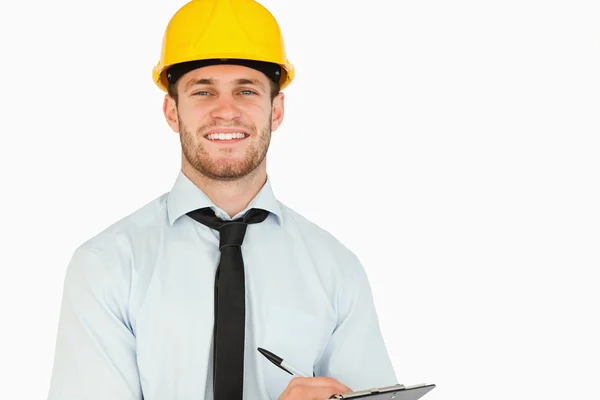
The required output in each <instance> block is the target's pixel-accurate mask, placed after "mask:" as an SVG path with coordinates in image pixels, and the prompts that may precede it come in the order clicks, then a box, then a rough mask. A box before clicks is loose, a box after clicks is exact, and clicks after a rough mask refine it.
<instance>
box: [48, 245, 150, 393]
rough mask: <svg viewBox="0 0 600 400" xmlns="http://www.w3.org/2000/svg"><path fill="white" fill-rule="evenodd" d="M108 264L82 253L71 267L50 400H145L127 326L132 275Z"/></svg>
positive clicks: (98, 255)
mask: <svg viewBox="0 0 600 400" xmlns="http://www.w3.org/2000/svg"><path fill="white" fill-rule="evenodd" d="M107 258H108V257H107V256H106V254H103V253H102V252H101V251H97V250H92V249H82V248H79V249H77V251H76V252H75V254H74V255H73V257H72V258H71V261H70V263H69V265H68V267H67V272H66V276H65V281H64V288H63V298H62V304H61V310H60V317H59V323H58V333H57V338H56V348H55V355H54V366H53V370H52V377H51V381H50V389H49V394H48V400H107V399H111V400H142V399H143V395H142V390H141V387H140V379H139V373H138V369H137V364H136V354H135V336H134V334H133V331H132V329H131V325H130V324H129V322H128V310H127V301H128V296H129V294H128V293H129V287H130V283H131V275H130V274H128V273H127V272H126V269H125V268H123V266H122V265H115V263H114V262H107ZM117 264H119V263H118V262H117Z"/></svg>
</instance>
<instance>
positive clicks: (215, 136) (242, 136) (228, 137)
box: [204, 132, 249, 141]
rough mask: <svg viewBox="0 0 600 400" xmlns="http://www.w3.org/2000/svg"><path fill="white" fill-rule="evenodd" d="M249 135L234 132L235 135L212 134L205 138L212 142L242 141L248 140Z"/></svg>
mask: <svg viewBox="0 0 600 400" xmlns="http://www.w3.org/2000/svg"><path fill="white" fill-rule="evenodd" d="M248 136H249V135H248V134H246V133H243V132H233V133H210V134H208V135H205V136H204V137H205V138H206V139H208V140H211V141H213V140H214V141H217V140H242V139H246V138H247V137H248Z"/></svg>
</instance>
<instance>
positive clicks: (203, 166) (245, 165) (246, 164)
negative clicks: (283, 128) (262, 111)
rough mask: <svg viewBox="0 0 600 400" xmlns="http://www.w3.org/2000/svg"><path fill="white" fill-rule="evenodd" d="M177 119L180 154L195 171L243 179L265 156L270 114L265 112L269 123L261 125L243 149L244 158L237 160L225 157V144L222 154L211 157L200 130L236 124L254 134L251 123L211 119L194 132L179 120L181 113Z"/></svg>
mask: <svg viewBox="0 0 600 400" xmlns="http://www.w3.org/2000/svg"><path fill="white" fill-rule="evenodd" d="M178 117H179V116H178ZM179 121H180V122H179V137H180V140H181V148H182V151H183V155H184V157H185V158H186V160H187V161H188V163H189V164H190V165H191V166H192V167H193V168H194V169H195V170H196V171H198V172H199V173H200V174H202V175H204V176H205V177H207V178H209V179H211V180H216V181H236V180H240V179H243V178H245V177H247V176H249V175H250V174H251V173H252V172H254V171H255V170H256V168H258V166H259V165H260V164H261V163H262V162H263V160H264V159H265V157H266V156H267V150H268V149H269V144H270V142H271V122H270V121H271V115H269V119H268V121H269V123H268V124H267V125H266V126H265V127H264V128H262V129H261V131H260V135H259V136H258V141H257V142H256V143H254V144H253V145H252V146H250V147H248V149H246V154H245V156H244V159H243V160H241V161H238V160H230V159H227V157H226V155H227V152H230V151H231V150H230V149H226V148H225V149H222V150H221V151H222V153H221V154H223V155H224V156H225V157H224V158H221V159H219V160H214V159H213V158H212V157H211V156H210V154H209V152H208V151H206V148H205V147H204V145H203V141H204V140H206V139H205V138H204V137H203V135H202V132H205V131H206V130H207V129H210V128H216V127H228V128H232V127H237V128H243V129H244V130H246V131H247V132H249V133H251V134H255V133H256V131H257V130H256V127H255V126H247V125H242V124H240V123H235V124H232V125H226V126H225V125H223V124H214V123H213V124H210V125H203V126H200V127H199V128H198V129H197V130H196V133H195V134H192V132H190V131H189V130H188V128H187V127H186V126H185V124H184V123H183V121H182V120H181V117H179Z"/></svg>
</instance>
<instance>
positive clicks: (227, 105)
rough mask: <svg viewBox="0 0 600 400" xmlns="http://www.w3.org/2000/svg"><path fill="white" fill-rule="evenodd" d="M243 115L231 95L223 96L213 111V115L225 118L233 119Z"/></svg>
mask: <svg viewBox="0 0 600 400" xmlns="http://www.w3.org/2000/svg"><path fill="white" fill-rule="evenodd" d="M241 115H242V113H241V110H240V108H239V106H238V105H237V104H236V102H235V99H233V98H232V97H231V96H221V97H220V98H219V99H218V100H217V101H216V104H215V107H214V109H213V110H212V112H211V117H213V118H218V119H223V120H233V119H236V118H239V117H240V116H241Z"/></svg>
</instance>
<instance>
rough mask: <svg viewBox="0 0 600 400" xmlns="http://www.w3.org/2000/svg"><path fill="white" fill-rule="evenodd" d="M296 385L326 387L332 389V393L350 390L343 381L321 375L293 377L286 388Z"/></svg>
mask: <svg viewBox="0 0 600 400" xmlns="http://www.w3.org/2000/svg"><path fill="white" fill-rule="evenodd" d="M297 386H308V387H320V388H327V389H330V390H333V391H334V394H335V393H348V392H351V391H352V390H351V389H350V388H349V387H348V386H346V385H344V384H343V383H341V382H339V381H338V380H336V379H333V378H329V377H322V376H317V377H313V378H301V377H295V378H293V379H292V380H291V381H290V383H289V384H288V388H290V389H291V388H294V387H297Z"/></svg>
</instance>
